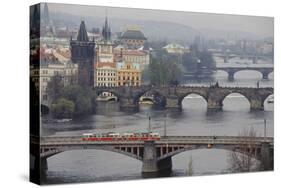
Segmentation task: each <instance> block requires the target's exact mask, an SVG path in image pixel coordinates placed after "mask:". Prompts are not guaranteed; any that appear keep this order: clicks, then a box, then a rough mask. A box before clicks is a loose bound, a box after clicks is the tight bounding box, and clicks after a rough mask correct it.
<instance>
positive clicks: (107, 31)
mask: <svg viewBox="0 0 281 188" xmlns="http://www.w3.org/2000/svg"><path fill="white" fill-rule="evenodd" d="M102 38H103V40H104V41H105V42H108V41H110V40H111V30H110V27H109V24H108V21H107V16H106V18H105V23H104V26H103V28H102Z"/></svg>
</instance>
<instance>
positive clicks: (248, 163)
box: [229, 127, 259, 172]
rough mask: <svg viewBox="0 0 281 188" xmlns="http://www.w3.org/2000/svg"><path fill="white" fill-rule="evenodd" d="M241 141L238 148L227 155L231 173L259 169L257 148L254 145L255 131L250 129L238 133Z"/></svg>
mask: <svg viewBox="0 0 281 188" xmlns="http://www.w3.org/2000/svg"><path fill="white" fill-rule="evenodd" d="M239 136H240V137H241V141H240V143H241V144H239V146H238V147H237V148H236V149H235V150H234V151H231V152H230V153H229V164H230V170H231V171H232V172H251V171H257V170H258V169H259V161H258V160H256V158H257V147H256V145H255V142H254V140H255V137H257V132H256V130H255V129H254V128H253V127H251V128H250V129H244V130H243V131H242V132H241V133H239Z"/></svg>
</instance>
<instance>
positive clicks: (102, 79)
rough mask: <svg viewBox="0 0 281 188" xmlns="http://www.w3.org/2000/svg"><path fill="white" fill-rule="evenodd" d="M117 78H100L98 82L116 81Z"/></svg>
mask: <svg viewBox="0 0 281 188" xmlns="http://www.w3.org/2000/svg"><path fill="white" fill-rule="evenodd" d="M115 80H116V79H115V78H106V77H105V78H104V77H98V81H115Z"/></svg>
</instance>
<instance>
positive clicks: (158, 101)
mask: <svg viewBox="0 0 281 188" xmlns="http://www.w3.org/2000/svg"><path fill="white" fill-rule="evenodd" d="M165 102H166V100H165V97H164V96H162V95H161V94H160V93H159V92H157V91H153V90H149V91H147V92H145V93H144V94H142V95H141V96H138V97H137V98H136V103H138V104H139V106H140V110H141V109H144V110H146V109H147V108H149V109H151V108H153V109H158V108H159V109H161V108H163V107H164V106H165Z"/></svg>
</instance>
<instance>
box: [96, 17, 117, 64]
mask: <svg viewBox="0 0 281 188" xmlns="http://www.w3.org/2000/svg"><path fill="white" fill-rule="evenodd" d="M97 56H98V57H97V62H99V63H113V59H114V54H113V43H112V41H111V30H110V27H109V24H108V20H107V16H106V18H105V22H104V25H103V27H102V40H101V41H100V42H99V43H98V53H97Z"/></svg>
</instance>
